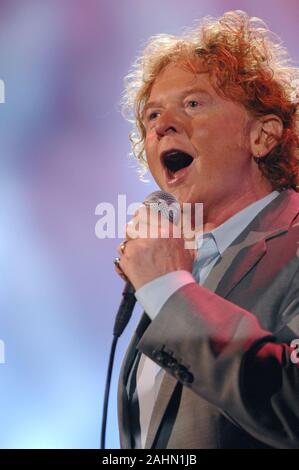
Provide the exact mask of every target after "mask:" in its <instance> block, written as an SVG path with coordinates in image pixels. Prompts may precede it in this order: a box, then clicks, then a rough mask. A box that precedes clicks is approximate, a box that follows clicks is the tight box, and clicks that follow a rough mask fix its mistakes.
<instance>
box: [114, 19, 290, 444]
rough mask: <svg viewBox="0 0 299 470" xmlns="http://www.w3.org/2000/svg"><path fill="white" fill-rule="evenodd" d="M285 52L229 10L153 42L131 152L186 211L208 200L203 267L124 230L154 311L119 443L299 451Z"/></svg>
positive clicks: (125, 396) (139, 337) (147, 318)
mask: <svg viewBox="0 0 299 470" xmlns="http://www.w3.org/2000/svg"><path fill="white" fill-rule="evenodd" d="M285 54H286V53H285V51H284V50H283V49H282V48H281V46H278V45H277V44H274V43H273V42H272V41H271V40H270V39H269V38H268V33H267V30H266V29H265V28H263V27H261V24H260V23H259V22H258V21H257V20H256V19H250V18H248V17H247V15H246V14H245V13H243V12H230V13H227V14H225V15H224V16H223V17H222V18H220V19H219V20H214V19H210V18H209V19H207V20H205V21H204V22H203V23H202V24H201V25H200V26H199V27H197V28H195V29H194V30H188V31H187V32H186V33H184V35H183V36H182V37H178V38H177V37H174V36H167V35H161V36H158V37H155V38H152V40H151V41H150V43H149V44H148V46H147V48H146V49H145V51H144V54H143V56H142V57H141V58H140V59H138V60H137V62H136V64H135V66H134V68H133V71H132V73H131V74H130V75H129V81H128V84H127V90H126V95H125V106H129V107H130V106H131V107H133V109H134V112H135V119H136V129H135V134H133V135H132V142H133V149H134V151H135V154H136V155H137V157H138V159H139V161H140V162H141V163H142V164H143V165H147V166H148V168H149V170H150V171H151V173H152V175H153V176H154V178H155V180H156V182H157V184H158V185H159V187H160V188H161V189H162V190H164V191H168V192H170V193H172V194H173V195H174V196H175V197H176V198H177V199H178V201H179V202H180V204H182V203H184V202H189V203H191V204H195V203H196V202H202V203H203V209H204V219H203V232H204V235H203V244H202V246H201V247H200V248H199V250H198V252H197V253H196V255H195V256H194V251H193V250H189V249H186V248H185V246H184V239H183V238H174V237H170V238H168V239H165V238H152V239H151V238H150V237H148V238H136V239H133V238H132V237H131V236H130V230H129V229H130V224H128V227H127V239H126V243H125V244H124V243H123V244H122V245H121V246H120V248H119V253H120V255H121V256H120V262H119V266H118V269H117V271H118V273H119V274H121V275H122V276H124V275H125V276H126V277H127V278H128V279H130V281H131V283H132V284H133V285H134V287H135V289H136V297H137V299H138V300H139V302H140V303H141V305H142V306H143V308H144V310H145V313H144V314H143V317H142V319H141V321H140V323H139V325H138V327H137V330H136V332H135V334H134V336H133V338H132V340H131V343H130V345H129V348H128V351H127V354H126V357H125V358H124V361H123V365H122V370H121V373H120V379H119V391H118V407H119V428H120V440H121V446H122V448H189V449H191V448H267V447H274V448H296V447H299V399H298V396H299V371H298V368H297V365H296V363H297V362H298V361H297V356H296V351H294V348H292V347H291V341H293V340H294V339H296V338H299V279H298V269H299V259H298V255H297V253H298V251H297V250H298V241H299V195H298V194H297V192H296V191H297V189H298V160H297V148H298V130H297V128H296V119H297V118H298V99H297V90H296V82H295V79H296V78H297V77H298V72H297V69H295V68H293V67H291V66H290V65H288V64H287V63H286V62H285V61H284V59H285V57H286V56H285ZM146 215H147V208H145V207H141V208H140V210H139V211H138V212H137V213H136V214H135V217H134V220H133V221H132V222H131V223H133V222H134V223H136V222H138V223H139V227H140V228H142V227H143V228H146V227H147V224H148V220H147V219H146ZM195 228H196V227H195ZM161 236H162V234H161ZM292 344H293V345H294V344H296V343H292Z"/></svg>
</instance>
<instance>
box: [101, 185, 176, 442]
mask: <svg viewBox="0 0 299 470" xmlns="http://www.w3.org/2000/svg"><path fill="white" fill-rule="evenodd" d="M144 205H145V206H147V207H149V208H150V209H152V210H153V211H155V212H160V213H161V214H162V215H163V216H164V217H166V218H167V219H168V220H169V221H170V222H171V223H173V224H174V225H176V224H177V223H178V222H179V220H180V214H181V211H180V205H179V203H178V201H177V200H176V198H175V197H174V196H173V195H172V194H170V193H167V192H165V191H155V192H153V193H151V194H149V196H147V197H146V199H145V200H144ZM122 297H123V298H122V301H121V303H120V306H119V309H118V312H117V315H116V318H115V323H114V328H113V341H112V345H111V350H110V357H109V363H108V371H107V378H106V386H105V394H104V402H103V415H102V430H101V449H105V440H106V424H107V413H108V401H109V391H110V384H111V376H112V368H113V362H114V355H115V350H116V345H117V341H118V338H119V337H120V335H121V334H122V333H123V331H124V329H125V328H126V326H127V324H128V323H129V320H130V318H131V316H132V313H133V310H134V307H135V303H136V297H135V289H134V287H133V285H132V284H131V282H130V281H128V282H127V283H126V284H125V287H124V290H123V292H122Z"/></svg>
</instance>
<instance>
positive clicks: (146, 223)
mask: <svg viewBox="0 0 299 470" xmlns="http://www.w3.org/2000/svg"><path fill="white" fill-rule="evenodd" d="M154 219H155V220H153V217H151V216H150V210H149V208H147V207H145V206H141V207H140V209H139V210H138V211H137V212H136V213H135V215H134V217H133V220H132V221H131V222H129V223H128V224H127V225H126V240H127V242H126V243H125V247H124V249H122V250H121V245H122V244H120V245H119V247H118V252H119V254H120V262H119V267H120V269H121V271H122V272H121V271H120V269H119V268H117V267H116V271H117V273H118V274H119V275H120V276H121V277H122V278H123V279H125V278H124V276H126V278H128V279H129V280H130V282H131V283H132V284H133V286H134V288H135V289H136V290H137V289H140V287H142V286H143V285H144V284H146V283H148V282H150V281H152V280H154V279H156V278H157V277H159V276H162V275H163V274H167V273H170V272H172V271H177V270H180V269H182V270H186V271H189V272H192V266H193V261H194V257H195V250H194V249H187V248H186V247H185V239H184V237H183V236H182V235H181V234H180V235H181V236H180V238H175V237H174V231H175V230H176V228H175V227H174V226H173V225H172V224H171V223H170V222H169V236H168V237H167V235H168V230H167V228H165V223H166V224H167V223H168V221H166V219H164V220H163V216H161V214H159V216H156V217H155V218H154ZM153 230H155V235H157V237H156V238H153V237H150V235H151V234H152V233H153ZM137 232H138V233H137ZM166 237H167V238H166Z"/></svg>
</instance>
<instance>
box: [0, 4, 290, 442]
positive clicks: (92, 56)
mask: <svg viewBox="0 0 299 470" xmlns="http://www.w3.org/2000/svg"><path fill="white" fill-rule="evenodd" d="M232 9H243V10H245V11H247V12H248V13H249V14H250V15H252V16H259V17H262V18H263V19H264V20H265V21H266V22H267V23H268V25H269V26H270V28H271V29H272V30H274V31H275V32H276V33H278V34H279V35H280V36H281V37H282V39H283V40H284V42H285V44H286V45H287V47H288V48H289V50H290V53H291V55H292V56H293V58H294V59H295V60H296V61H297V63H298V59H299V50H298V45H297V43H298V33H297V28H298V22H299V6H298V2H297V1H296V0H287V1H282V0H277V1H275V0H263V1H260V0H259V1H257V0H254V1H252V0H251V1H249V0H247V1H245V0H244V1H242V0H239V1H232V0H227V1H225V2H223V1H216V0H209V1H207V0H206V1H198V0H197V1H195V0H187V1H184V2H182V1H181V0H163V1H161V0H160V1H158V0H151V1H149V0H126V1H121V0H114V1H111V0H110V1H108V0H106V1H105V0H42V1H40V0H1V1H0V78H1V79H3V80H4V81H5V85H6V103H5V104H1V105H0V121H1V126H0V129H1V131H0V132H1V139H0V147H1V151H0V170H1V171H0V215H1V224H0V262H1V282H0V339H2V340H3V341H4V342H5V353H6V357H5V359H6V362H5V364H0V397H1V401H0V423H1V425H0V447H2V448H16V447H20V448H40V447H42V448H48V447H50V448H60V447H67V448H95V447H98V446H99V443H100V428H101V414H102V399H103V393H104V385H105V377H106V370H107V362H108V355H109V350H110V344H111V339H112V328H113V322H114V317H115V313H116V311H117V308H118V304H119V301H120V295H121V290H122V284H123V283H122V281H121V280H120V279H119V278H118V277H117V276H116V275H115V273H114V269H113V264H112V260H113V259H114V257H115V255H116V251H115V250H116V246H117V244H118V243H119V240H118V239H116V240H108V239H106V240H99V239H97V238H96V236H95V224H96V221H97V220H98V218H99V217H98V216H96V215H95V208H96V206H97V204H98V203H100V202H102V201H107V202H111V203H113V204H115V203H116V201H117V195H118V194H126V195H127V200H128V203H131V202H134V201H142V200H143V198H144V196H145V195H147V194H148V193H149V192H151V191H153V190H154V189H156V186H155V185H154V183H153V182H152V181H150V182H149V183H147V184H146V183H142V182H140V181H139V180H138V176H137V173H136V170H135V169H134V167H132V165H130V163H129V159H128V156H127V155H128V153H129V150H130V147H129V141H128V133H129V131H130V126H129V124H128V123H126V122H125V121H124V119H123V118H122V116H121V114H120V112H119V101H120V96H121V92H122V89H123V77H124V75H125V74H126V73H127V72H128V69H129V67H130V65H131V63H132V61H133V60H134V58H135V57H136V55H137V53H138V52H139V51H140V50H141V48H142V46H143V44H144V43H145V41H146V40H147V39H148V37H149V36H151V35H153V34H156V33H161V32H164V33H172V34H176V33H179V32H180V30H181V28H182V27H184V26H190V25H192V23H193V21H194V20H195V19H198V18H200V17H202V16H205V15H213V16H219V15H221V14H223V13H224V11H228V10H232ZM139 316H140V308H137V309H136V312H135V314H134V317H133V319H132V320H131V322H130V324H129V326H128V328H127V331H126V332H125V333H124V335H123V337H122V338H121V339H120V342H119V345H118V350H117V354H116V359H115V366H114V375H113V381H112V390H111V398H110V407H109V420H108V430H107V447H110V448H118V447H119V440H118V429H117V415H116V386H117V378H118V372H119V368H120V363H121V360H122V357H123V355H124V352H125V349H126V347H127V344H128V342H129V339H130V336H131V333H132V331H133V328H134V326H135V325H136V322H137V321H138V318H139Z"/></svg>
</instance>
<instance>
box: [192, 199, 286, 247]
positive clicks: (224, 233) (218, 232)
mask: <svg viewBox="0 0 299 470" xmlns="http://www.w3.org/2000/svg"><path fill="white" fill-rule="evenodd" d="M278 195H279V191H272V192H271V193H270V194H267V196H265V197H263V198H262V199H259V200H258V201H255V202H253V203H252V204H250V205H249V206H247V207H245V208H244V209H242V210H241V211H240V212H237V213H236V214H235V215H233V216H232V217H230V218H229V219H228V220H226V221H225V222H223V224H221V225H219V227H216V228H215V229H213V230H211V231H209V232H205V233H204V234H203V239H204V240H205V239H210V238H213V239H214V241H215V243H216V245H217V249H218V251H219V253H220V255H222V253H224V251H225V250H226V248H228V247H229V246H230V245H231V244H232V242H233V241H234V240H235V239H236V238H237V237H238V235H240V233H242V232H243V230H245V228H246V227H247V226H248V225H249V224H250V222H252V220H253V219H254V218H255V217H256V216H257V215H258V213H259V212H261V211H262V210H263V209H264V208H265V207H266V206H267V205H268V204H269V203H270V202H271V201H273V199H275V198H276V197H277V196H278ZM200 238H201V236H200V237H199V239H200ZM199 246H200V245H199Z"/></svg>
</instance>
